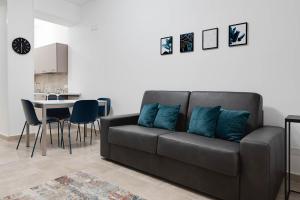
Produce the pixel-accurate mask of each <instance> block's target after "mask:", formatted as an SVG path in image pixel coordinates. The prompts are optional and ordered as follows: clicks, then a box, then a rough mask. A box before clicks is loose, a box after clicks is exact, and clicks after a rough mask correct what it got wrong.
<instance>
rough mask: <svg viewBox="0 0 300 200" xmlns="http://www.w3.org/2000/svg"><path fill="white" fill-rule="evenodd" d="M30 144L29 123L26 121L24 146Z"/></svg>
mask: <svg viewBox="0 0 300 200" xmlns="http://www.w3.org/2000/svg"><path fill="white" fill-rule="evenodd" d="M29 146H30V125H29V124H28V123H26V147H29Z"/></svg>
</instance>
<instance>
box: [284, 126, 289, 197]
mask: <svg viewBox="0 0 300 200" xmlns="http://www.w3.org/2000/svg"><path fill="white" fill-rule="evenodd" d="M284 130H285V135H284V199H285V200H287V199H288V195H287V122H286V121H285V122H284Z"/></svg>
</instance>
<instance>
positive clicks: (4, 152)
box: [0, 134, 300, 200]
mask: <svg viewBox="0 0 300 200" xmlns="http://www.w3.org/2000/svg"><path fill="white" fill-rule="evenodd" d="M72 143H73V144H74V145H73V154H72V155H70V154H69V152H68V150H67V148H66V149H65V150H63V149H61V148H58V147H57V140H56V139H55V138H54V144H53V145H49V148H48V152H47V156H41V152H40V151H39V146H37V151H36V153H35V156H34V157H33V158H30V154H31V148H26V147H25V138H24V140H23V143H21V145H20V147H19V150H18V151H16V150H15V148H16V141H5V140H1V139H0V197H3V196H5V195H8V194H11V193H15V192H18V191H22V190H24V189H26V188H29V187H32V186H35V185H39V184H41V183H44V182H46V181H48V180H51V179H54V178H57V177H59V176H62V175H67V174H70V173H72V172H75V171H78V170H82V171H85V172H88V173H90V174H91V175H94V176H98V177H99V178H101V179H103V180H105V181H108V182H110V183H112V184H116V185H118V186H120V187H122V188H124V189H126V190H129V191H131V192H132V193H135V194H137V195H139V196H141V197H144V198H146V199H154V200H161V199H164V200H183V199H184V200H198V199H199V200H200V199H201V200H204V199H211V198H209V197H206V196H204V195H202V194H199V193H196V192H193V191H190V190H187V189H186V188H181V187H179V186H177V185H173V184H171V183H168V182H165V181H162V180H160V179H157V178H154V177H151V176H148V175H145V174H143V173H140V172H137V171H134V170H131V169H128V168H125V167H123V166H120V165H117V164H115V163H112V162H108V161H106V160H103V159H101V157H100V147H99V134H98V137H97V138H95V137H94V140H93V144H92V145H90V144H89V142H87V143H86V145H84V144H81V145H80V143H79V142H76V141H75V135H74V136H73V142H72ZM32 144H33V143H32V142H31V145H32ZM293 186H294V187H295V186H296V187H298V188H300V187H299V186H300V180H297V179H294V181H293ZM282 194H283V192H279V195H278V198H277V199H283V197H282ZM290 199H292V200H296V199H300V195H297V194H294V193H292V194H291V198H290Z"/></svg>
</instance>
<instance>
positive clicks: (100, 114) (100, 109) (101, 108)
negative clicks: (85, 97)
mask: <svg viewBox="0 0 300 200" xmlns="http://www.w3.org/2000/svg"><path fill="white" fill-rule="evenodd" d="M98 100H99V101H106V107H107V108H106V109H107V113H105V106H103V105H101V106H99V107H98V116H97V123H98V127H99V132H100V117H103V116H106V115H109V113H110V109H111V99H110V98H107V97H101V98H98Z"/></svg>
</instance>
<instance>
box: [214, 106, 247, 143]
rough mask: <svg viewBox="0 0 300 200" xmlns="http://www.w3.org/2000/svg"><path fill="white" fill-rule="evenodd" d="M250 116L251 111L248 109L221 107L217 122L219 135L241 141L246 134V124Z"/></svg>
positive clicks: (219, 136)
mask: <svg viewBox="0 0 300 200" xmlns="http://www.w3.org/2000/svg"><path fill="white" fill-rule="evenodd" d="M249 116H250V113H249V112H247V111H239V110H225V109H221V113H220V115H219V120H218V124H217V131H216V132H217V133H216V134H217V137H218V138H221V139H224V140H229V141H234V142H240V140H241V139H242V138H243V137H244V136H245V134H246V125H247V121H248V118H249Z"/></svg>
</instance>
